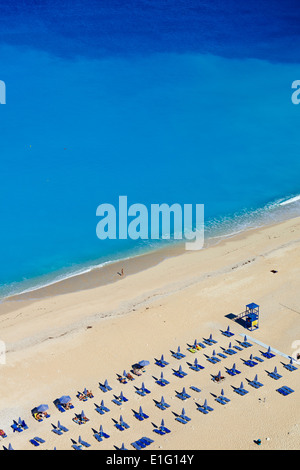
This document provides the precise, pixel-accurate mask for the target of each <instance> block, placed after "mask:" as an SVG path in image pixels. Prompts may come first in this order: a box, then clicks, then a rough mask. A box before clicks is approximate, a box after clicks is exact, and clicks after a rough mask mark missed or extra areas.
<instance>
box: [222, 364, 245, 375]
mask: <svg viewBox="0 0 300 470" xmlns="http://www.w3.org/2000/svg"><path fill="white" fill-rule="evenodd" d="M225 369H226V372H227V374H229V375H231V376H234V375H237V374H240V373H241V371H239V370H237V368H236V366H235V364H233V366H232V368H231V369H227V368H225Z"/></svg>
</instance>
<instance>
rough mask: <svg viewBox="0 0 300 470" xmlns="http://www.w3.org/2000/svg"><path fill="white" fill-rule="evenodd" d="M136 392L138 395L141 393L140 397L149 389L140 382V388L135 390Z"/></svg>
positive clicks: (147, 392) (148, 391)
mask: <svg viewBox="0 0 300 470" xmlns="http://www.w3.org/2000/svg"><path fill="white" fill-rule="evenodd" d="M136 393H137V394H138V395H141V396H142V397H144V396H145V395H147V394H149V393H151V392H150V390H148V389H147V388H146V387H145V384H144V382H143V383H142V387H141V388H140V390H137V391H136Z"/></svg>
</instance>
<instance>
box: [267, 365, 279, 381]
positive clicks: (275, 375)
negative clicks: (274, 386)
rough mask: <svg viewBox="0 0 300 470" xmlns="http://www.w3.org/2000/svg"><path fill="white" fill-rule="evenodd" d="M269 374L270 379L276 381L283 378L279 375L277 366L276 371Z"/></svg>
mask: <svg viewBox="0 0 300 470" xmlns="http://www.w3.org/2000/svg"><path fill="white" fill-rule="evenodd" d="M268 374H269V377H272V379H275V380H278V379H280V378H281V377H282V375H280V374H278V372H277V367H276V366H275V367H274V371H273V372H269V373H268Z"/></svg>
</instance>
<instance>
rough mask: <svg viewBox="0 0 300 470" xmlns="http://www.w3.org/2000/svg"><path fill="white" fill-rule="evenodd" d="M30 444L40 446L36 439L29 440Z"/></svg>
mask: <svg viewBox="0 0 300 470" xmlns="http://www.w3.org/2000/svg"><path fill="white" fill-rule="evenodd" d="M29 442H30V443H31V444H32V445H34V446H35V447H38V446H39V445H40V444H39V443H38V442H37V441H36V440H35V439H29Z"/></svg>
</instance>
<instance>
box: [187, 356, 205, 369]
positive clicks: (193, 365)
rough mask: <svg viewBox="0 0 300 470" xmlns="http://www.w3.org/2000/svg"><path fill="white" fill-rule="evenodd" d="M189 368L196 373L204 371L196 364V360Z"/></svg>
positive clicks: (202, 367)
mask: <svg viewBox="0 0 300 470" xmlns="http://www.w3.org/2000/svg"><path fill="white" fill-rule="evenodd" d="M189 367H190V369H192V370H194V371H196V372H198V371H199V370H201V369H204V366H201V365H200V364H199V363H198V360H197V358H196V359H195V360H194V364H192V365H190V366H189Z"/></svg>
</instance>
